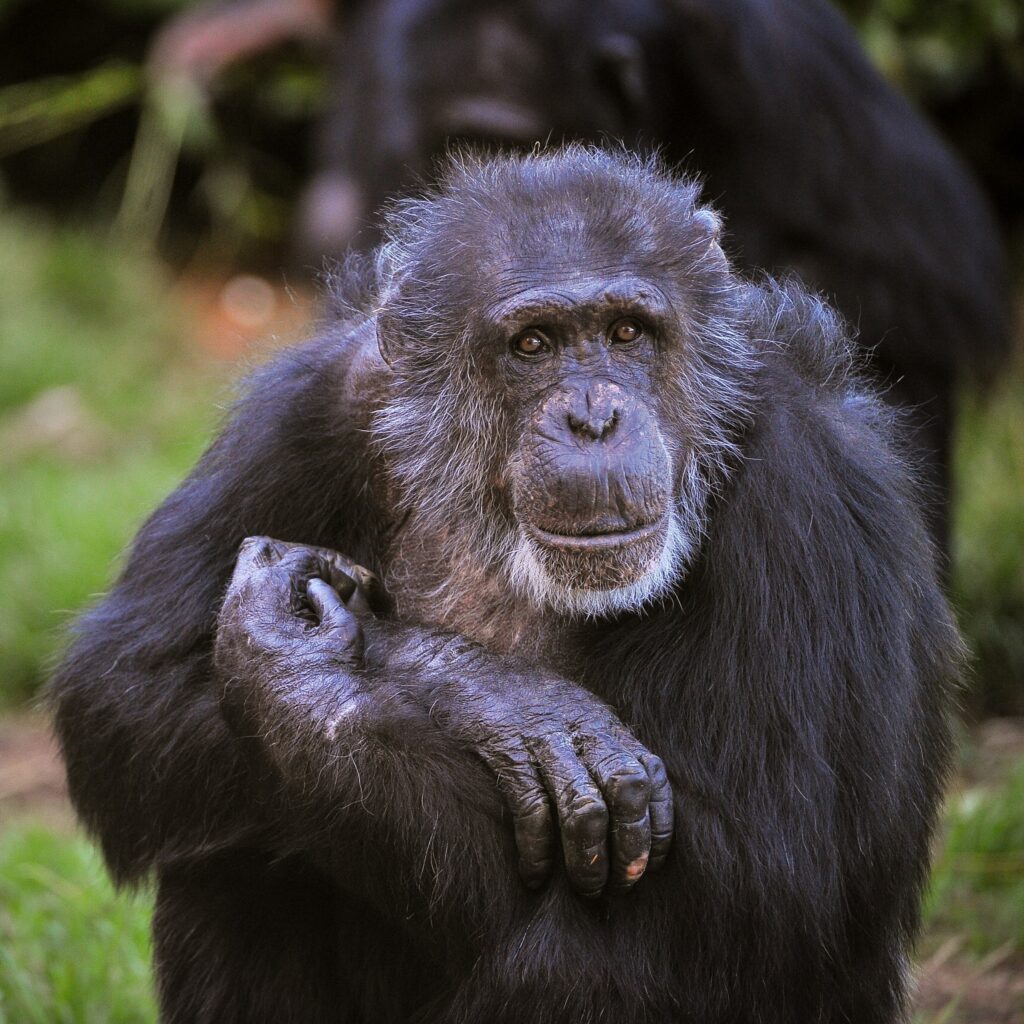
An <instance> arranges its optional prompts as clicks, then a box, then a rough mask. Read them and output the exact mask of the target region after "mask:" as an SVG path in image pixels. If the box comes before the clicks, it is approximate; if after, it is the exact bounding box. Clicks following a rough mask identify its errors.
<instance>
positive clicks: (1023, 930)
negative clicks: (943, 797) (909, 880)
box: [926, 761, 1024, 956]
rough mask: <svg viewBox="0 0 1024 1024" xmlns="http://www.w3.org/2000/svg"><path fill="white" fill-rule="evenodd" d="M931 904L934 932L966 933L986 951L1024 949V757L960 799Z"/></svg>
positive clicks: (952, 810)
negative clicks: (997, 781) (994, 781)
mask: <svg viewBox="0 0 1024 1024" xmlns="http://www.w3.org/2000/svg"><path fill="white" fill-rule="evenodd" d="M944 828H945V842H944V844H943V849H942V854H941V856H940V857H939V860H938V862H937V864H936V865H935V870H934V872H933V874H932V884H931V891H930V894H929V899H928V903H927V907H926V918H927V921H928V927H929V929H930V930H931V931H932V933H933V934H934V935H937V936H940V935H948V934H955V935H961V936H963V937H964V938H965V939H966V941H967V943H968V947H969V949H970V951H971V952H972V953H974V954H977V955H979V956H981V955H984V954H986V953H991V952H992V951H993V950H996V949H999V948H1001V947H1005V948H1006V949H1008V950H1013V951H1014V952H1016V953H1024V761H1020V762H1018V763H1017V765H1016V767H1015V768H1014V769H1013V770H1012V772H1011V774H1010V776H1009V778H1008V779H1007V780H1006V782H1005V783H1004V784H1003V785H1000V786H997V787H995V788H990V789H970V790H967V792H965V793H962V794H960V795H958V796H956V797H954V798H953V800H952V801H951V803H950V806H949V808H948V811H947V815H946V820H945V825H944Z"/></svg>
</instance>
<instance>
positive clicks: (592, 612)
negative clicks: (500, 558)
mask: <svg viewBox="0 0 1024 1024" xmlns="http://www.w3.org/2000/svg"><path fill="white" fill-rule="evenodd" d="M696 549H697V538H696V537H693V536H690V535H689V534H688V533H687V532H686V531H685V530H683V528H682V527H681V526H680V525H679V514H678V513H677V512H676V511H675V510H673V511H672V513H671V515H670V518H669V523H668V529H667V530H666V531H665V545H664V547H663V548H662V550H661V558H659V559H658V563H657V565H655V566H654V568H653V569H651V571H650V572H648V573H647V574H646V575H644V576H642V577H641V578H640V579H638V580H637V581H636V583H631V584H630V585H629V586H628V587H615V588H614V589H612V590H586V589H583V588H579V587H568V586H566V585H565V584H563V583H560V582H558V580H556V579H553V578H552V576H551V574H550V573H549V572H548V570H547V569H546V568H545V566H544V563H543V561H542V560H541V558H540V557H539V556H538V554H537V548H536V542H535V541H533V540H532V539H531V538H530V537H528V536H527V535H526V534H525V533H524V532H523V531H522V530H520V531H519V536H518V539H517V541H516V544H515V547H514V548H513V550H512V552H511V557H510V558H509V560H508V561H509V580H510V582H511V584H512V587H513V588H514V589H515V591H516V592H517V593H520V594H523V595H524V596H525V597H527V598H528V599H529V600H530V601H531V602H532V603H533V604H535V605H536V606H537V607H540V608H550V609H552V610H553V611H556V612H560V613H562V614H564V615H571V616H574V617H577V618H588V619H596V618H601V617H602V616H606V615H613V614H615V613H616V612H624V611H637V610H639V609H640V608H643V606H644V605H645V604H648V603H649V602H650V601H653V600H654V599H655V598H658V597H661V596H663V595H664V594H667V593H668V592H669V591H670V590H671V589H672V587H673V586H674V585H675V584H676V583H677V582H678V580H679V579H680V578H681V577H682V575H683V573H684V571H685V570H686V567H687V565H688V564H689V562H690V559H691V558H692V556H693V554H694V553H695V551H696Z"/></svg>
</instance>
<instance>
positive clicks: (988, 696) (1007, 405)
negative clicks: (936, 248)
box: [953, 351, 1024, 714]
mask: <svg viewBox="0 0 1024 1024" xmlns="http://www.w3.org/2000/svg"><path fill="white" fill-rule="evenodd" d="M953 479H954V481H955V488H956V492H955V502H954V524H953V601H954V604H955V605H956V607H957V610H958V612H959V614H960V624H961V627H962V628H963V630H964V633H965V635H966V636H967V639H968V642H969V644H970V646H971V649H972V652H973V654H974V664H973V682H972V685H971V686H970V688H969V693H970V696H969V698H968V701H967V703H968V707H969V708H970V710H972V711H973V712H975V713H978V714H984V713H985V712H987V711H988V712H991V711H1001V712H1002V713H1004V714H1005V713H1007V712H1011V711H1012V712H1014V713H1016V714H1024V352H1020V351H1018V354H1017V359H1016V362H1015V364H1014V365H1013V366H1012V367H1010V368H1009V370H1008V372H1007V373H1006V374H1005V375H1004V376H1003V377H1001V379H1000V381H999V383H998V385H997V386H996V387H995V388H994V390H993V391H992V392H991V393H988V394H984V395H981V394H978V393H977V392H974V391H970V392H967V393H965V394H964V395H962V396H961V402H960V417H959V421H958V434H957V446H956V452H955V459H954V468H953Z"/></svg>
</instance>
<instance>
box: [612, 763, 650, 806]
mask: <svg viewBox="0 0 1024 1024" xmlns="http://www.w3.org/2000/svg"><path fill="white" fill-rule="evenodd" d="M606 795H607V796H608V798H609V799H610V800H611V802H612V803H613V804H615V805H622V806H624V807H629V808H636V809H637V810H642V809H643V808H644V807H646V806H647V804H648V803H649V802H650V799H651V780H650V779H649V778H648V777H647V773H646V772H645V771H644V770H643V768H642V767H641V766H640V765H639V764H637V765H635V766H634V765H629V764H623V765H621V766H620V767H619V769H618V770H617V771H616V772H615V773H614V774H613V775H612V777H611V779H610V780H609V783H608V788H607V791H606Z"/></svg>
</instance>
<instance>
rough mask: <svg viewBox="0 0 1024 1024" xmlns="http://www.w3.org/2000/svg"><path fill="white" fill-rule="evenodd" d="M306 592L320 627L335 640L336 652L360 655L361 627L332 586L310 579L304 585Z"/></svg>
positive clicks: (354, 657) (361, 642) (361, 646)
mask: <svg viewBox="0 0 1024 1024" xmlns="http://www.w3.org/2000/svg"><path fill="white" fill-rule="evenodd" d="M306 594H307V595H308V597H309V603H310V604H311V605H312V606H313V610H314V611H315V612H316V615H317V618H318V619H319V620H320V628H321V629H325V630H327V631H328V632H329V633H330V635H331V637H332V639H333V640H335V641H336V642H337V644H338V653H339V654H340V655H342V656H345V657H346V658H348V657H351V658H353V659H357V658H360V657H362V654H363V631H362V628H361V627H360V625H359V621H358V619H356V617H355V615H353V614H352V612H351V611H350V610H349V609H348V608H346V607H345V604H344V602H343V601H342V600H341V598H340V597H339V596H338V592H337V591H336V590H335V589H334V587H332V586H331V585H330V584H329V583H324V581H323V580H321V579H312V580H310V581H309V583H308V584H307V586H306Z"/></svg>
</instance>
